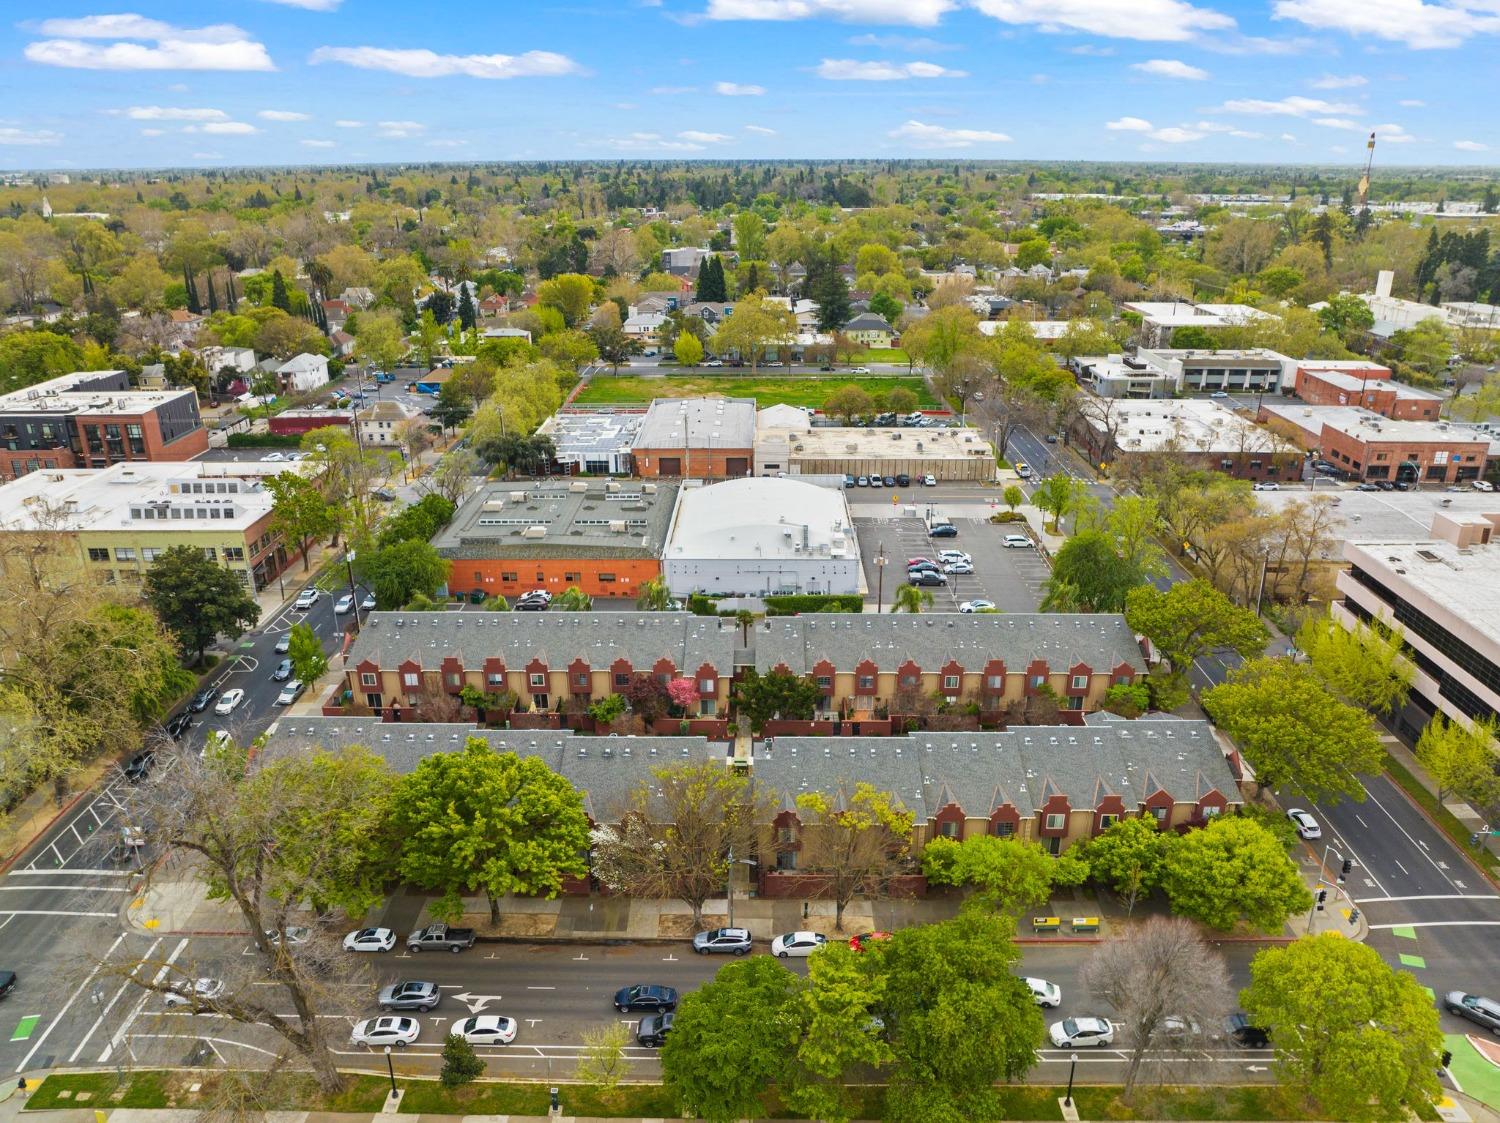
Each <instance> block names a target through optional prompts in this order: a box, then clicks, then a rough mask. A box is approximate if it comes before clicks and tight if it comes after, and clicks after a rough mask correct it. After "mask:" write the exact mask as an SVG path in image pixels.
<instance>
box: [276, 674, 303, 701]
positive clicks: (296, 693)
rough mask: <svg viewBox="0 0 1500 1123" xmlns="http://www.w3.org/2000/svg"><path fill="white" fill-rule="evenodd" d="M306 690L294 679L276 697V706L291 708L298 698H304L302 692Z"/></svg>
mask: <svg viewBox="0 0 1500 1123" xmlns="http://www.w3.org/2000/svg"><path fill="white" fill-rule="evenodd" d="M306 689H307V688H306V687H305V686H303V685H302V683H301V681H300V680H299V679H292V681H291V682H289V683H287V684H286V685H285V686H283V687H282V688H281V693H280V694H278V695H276V704H277V705H278V706H290V705H291V704H292V703H293V702H295V701H296V700H297V699H298V698H300V697H302V692H303V691H304V690H306Z"/></svg>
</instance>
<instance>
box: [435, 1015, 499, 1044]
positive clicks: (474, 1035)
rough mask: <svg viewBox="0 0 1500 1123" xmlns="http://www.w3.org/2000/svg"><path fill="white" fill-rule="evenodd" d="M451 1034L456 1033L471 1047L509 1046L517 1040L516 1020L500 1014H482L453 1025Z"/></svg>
mask: <svg viewBox="0 0 1500 1123" xmlns="http://www.w3.org/2000/svg"><path fill="white" fill-rule="evenodd" d="M448 1032H449V1033H456V1034H458V1036H460V1037H462V1038H463V1039H464V1040H465V1041H467V1042H468V1043H469V1044H470V1045H509V1044H510V1043H511V1042H512V1041H514V1040H515V1039H516V1019H515V1018H506V1017H502V1016H501V1015H499V1014H480V1015H479V1016H478V1017H477V1018H463V1019H462V1020H460V1021H457V1022H454V1023H453V1028H452V1029H450V1030H449V1031H448Z"/></svg>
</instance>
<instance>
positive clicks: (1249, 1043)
mask: <svg viewBox="0 0 1500 1123" xmlns="http://www.w3.org/2000/svg"><path fill="white" fill-rule="evenodd" d="M1225 1030H1226V1031H1227V1034H1228V1037H1229V1040H1230V1041H1232V1042H1234V1043H1235V1044H1236V1045H1238V1046H1239V1047H1240V1048H1242V1049H1269V1048H1270V1047H1271V1035H1270V1034H1269V1033H1267V1032H1266V1031H1265V1030H1263V1029H1261V1028H1260V1027H1259V1026H1253V1025H1251V1024H1250V1018H1249V1015H1247V1014H1243V1013H1240V1012H1239V1011H1235V1012H1234V1013H1233V1014H1230V1015H1229V1017H1228V1018H1226V1019H1225Z"/></svg>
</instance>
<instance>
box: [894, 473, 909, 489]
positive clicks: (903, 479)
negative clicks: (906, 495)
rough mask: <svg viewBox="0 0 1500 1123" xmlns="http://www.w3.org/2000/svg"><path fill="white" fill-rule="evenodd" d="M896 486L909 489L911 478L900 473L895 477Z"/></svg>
mask: <svg viewBox="0 0 1500 1123" xmlns="http://www.w3.org/2000/svg"><path fill="white" fill-rule="evenodd" d="M896 486H897V487H911V477H910V476H908V475H907V474H906V473H905V472H901V473H900V474H898V475H897V476H896Z"/></svg>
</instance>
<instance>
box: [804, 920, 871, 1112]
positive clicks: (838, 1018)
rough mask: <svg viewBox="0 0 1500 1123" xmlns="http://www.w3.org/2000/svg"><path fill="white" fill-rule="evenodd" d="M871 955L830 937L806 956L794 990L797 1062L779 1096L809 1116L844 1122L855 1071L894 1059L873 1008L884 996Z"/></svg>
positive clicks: (851, 1107)
mask: <svg viewBox="0 0 1500 1123" xmlns="http://www.w3.org/2000/svg"><path fill="white" fill-rule="evenodd" d="M879 963H880V961H879V960H878V959H877V957H876V956H875V955H869V954H862V953H860V952H856V951H854V950H853V949H852V948H850V947H849V945H848V944H846V943H843V942H841V941H830V942H829V943H827V944H825V945H824V946H823V947H822V948H821V949H820V950H819V951H818V954H817V955H814V956H811V957H810V958H809V959H808V961H807V985H806V986H805V987H803V988H801V990H800V992H799V993H798V995H797V1002H798V1006H799V1009H798V1010H797V1011H796V1013H795V1020H796V1021H797V1022H798V1024H799V1025H800V1028H801V1033H802V1036H801V1040H800V1042H799V1043H798V1045H797V1065H796V1066H795V1068H794V1070H793V1072H792V1073H791V1074H789V1075H783V1076H782V1077H781V1080H780V1086H779V1091H780V1093H781V1098H782V1101H783V1102H784V1103H785V1104H786V1105H787V1106H788V1107H790V1108H792V1109H793V1110H794V1111H798V1112H801V1113H802V1114H803V1115H806V1116H807V1117H808V1118H810V1119H822V1120H826V1121H827V1123H848V1120H850V1119H852V1118H854V1117H855V1115H856V1113H857V1110H858V1099H857V1096H856V1094H855V1088H853V1087H851V1086H850V1085H849V1083H847V1081H848V1080H849V1078H850V1077H852V1076H854V1075H855V1074H857V1073H859V1072H862V1071H866V1070H870V1069H880V1068H882V1067H884V1066H886V1065H889V1064H890V1063H891V1061H892V1060H894V1059H895V1054H894V1053H893V1052H892V1051H891V1047H890V1044H889V1042H887V1041H886V1039H885V1034H884V1033H883V1032H882V1027H881V1024H880V1022H878V1021H877V1020H876V1018H875V1013H874V1011H875V1010H876V1008H877V1007H878V1006H879V1005H880V1003H881V1000H882V998H883V997H884V995H885V977H884V974H883V972H882V971H881V970H880V966H879Z"/></svg>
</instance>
